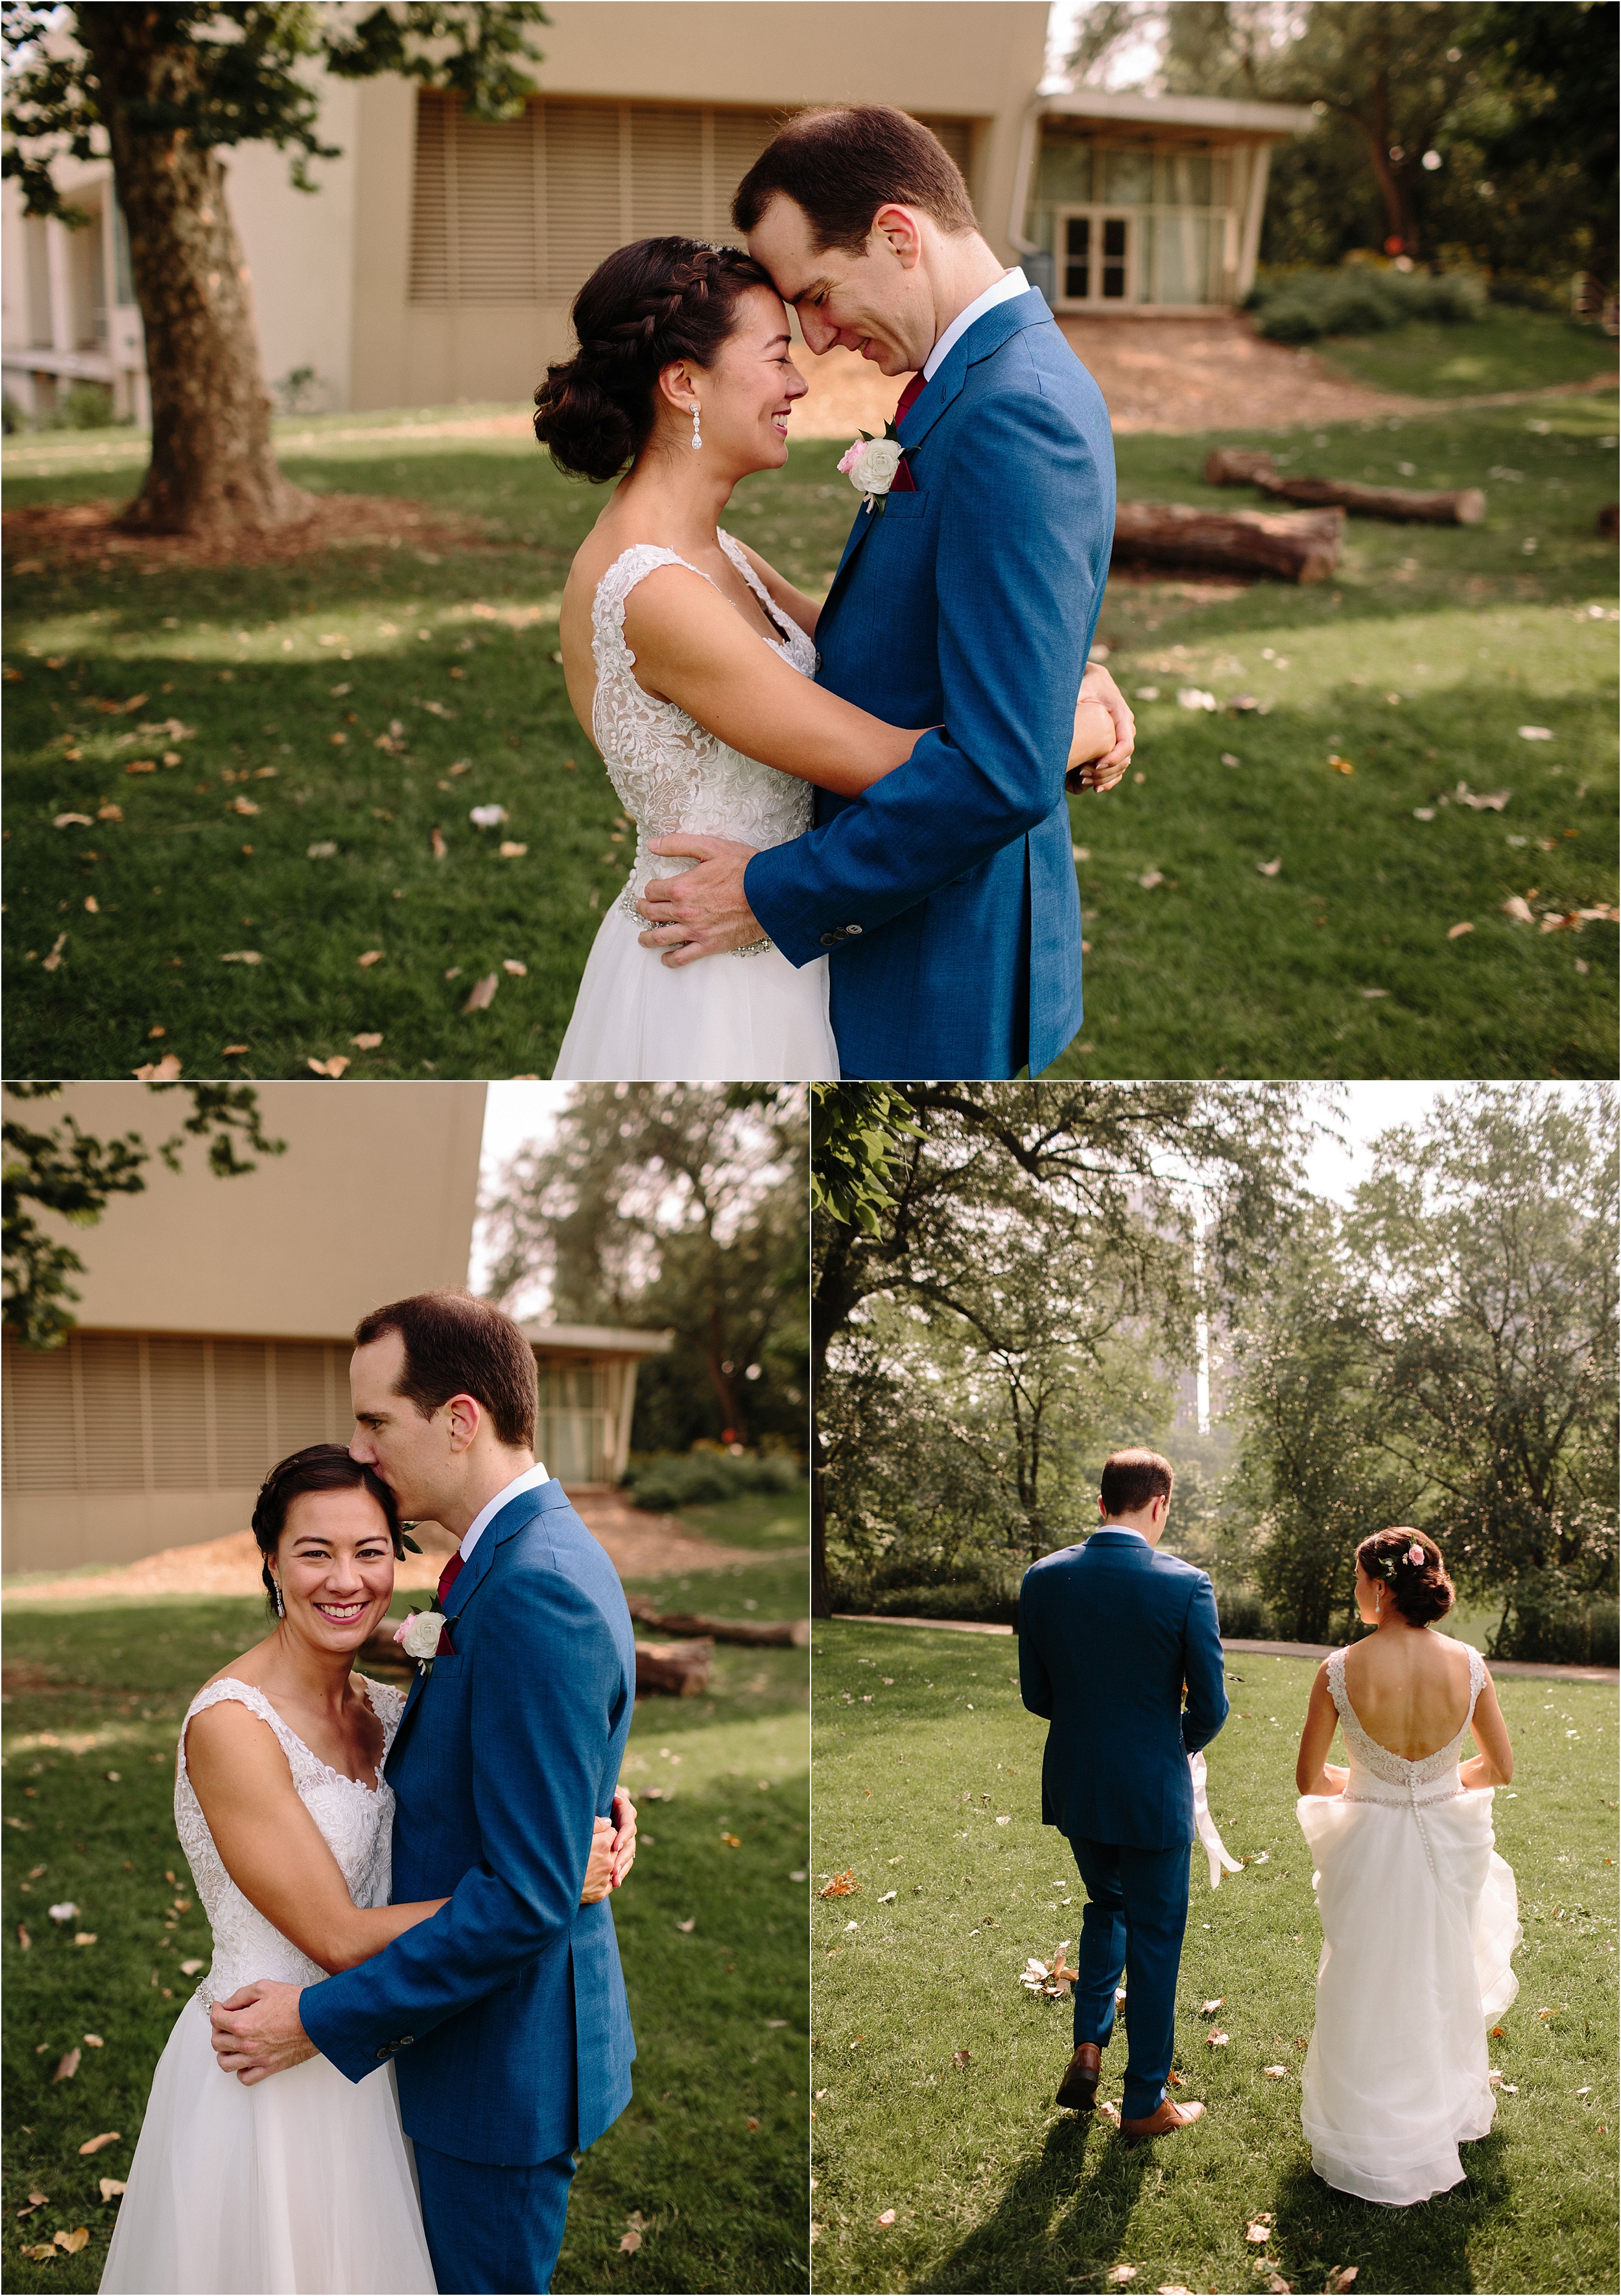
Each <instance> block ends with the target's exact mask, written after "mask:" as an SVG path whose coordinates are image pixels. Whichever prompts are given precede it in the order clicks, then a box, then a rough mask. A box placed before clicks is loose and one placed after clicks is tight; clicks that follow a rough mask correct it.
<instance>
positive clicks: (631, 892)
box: [614, 872, 774, 956]
mask: <svg viewBox="0 0 1621 2296" xmlns="http://www.w3.org/2000/svg"><path fill="white" fill-rule="evenodd" d="M614 906H615V908H617V909H623V910H624V912H625V914H626V916H627V917H628V918H629V919H630V921H631V922H632V923H633V924H634V926H635V927H636V929H637V931H641V932H645V931H646V930H647V919H646V918H645V917H644V916H643V914H642V912H641V910H640V909H639V908H638V907H637V906H636V880H635V875H634V872H633V873H632V874H631V875H630V876H628V877H627V878H626V881H625V890H624V891H623V892H622V893H621V894H620V895H619V897H618V900H617V901H616V902H615V903H614ZM771 947H774V943H773V942H772V941H770V940H751V941H749V942H748V943H747V944H746V946H745V947H742V948H730V949H728V950H727V951H726V955H728V956H764V955H765V952H766V950H767V949H768V948H771Z"/></svg>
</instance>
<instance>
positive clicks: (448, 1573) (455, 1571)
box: [438, 1547, 462, 1611]
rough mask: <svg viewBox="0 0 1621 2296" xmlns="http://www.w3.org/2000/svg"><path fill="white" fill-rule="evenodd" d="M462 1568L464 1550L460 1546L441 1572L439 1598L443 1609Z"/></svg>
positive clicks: (440, 1606)
mask: <svg viewBox="0 0 1621 2296" xmlns="http://www.w3.org/2000/svg"><path fill="white" fill-rule="evenodd" d="M461 1570H462V1550H461V1548H460V1547H458V1548H457V1549H456V1551H455V1553H454V1554H453V1555H452V1556H451V1558H450V1560H449V1562H447V1563H446V1565H445V1568H444V1569H443V1570H441V1571H440V1573H439V1592H438V1605H439V1608H440V1610H441V1611H442V1610H443V1609H444V1607H445V1597H446V1595H448V1594H449V1592H450V1590H451V1588H452V1587H454V1585H455V1583H456V1579H457V1578H458V1577H459V1576H460V1574H461Z"/></svg>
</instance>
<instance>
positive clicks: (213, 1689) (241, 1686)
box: [180, 1674, 326, 1784]
mask: <svg viewBox="0 0 1621 2296" xmlns="http://www.w3.org/2000/svg"><path fill="white" fill-rule="evenodd" d="M227 1702H232V1703H234V1704H236V1705H238V1706H245V1707H246V1708H247V1709H248V1711H249V1712H250V1714H257V1715H258V1718H259V1720H260V1721H261V1722H267V1723H268V1724H269V1725H270V1727H271V1728H272V1729H273V1730H274V1732H275V1735H276V1743H277V1744H278V1745H279V1746H280V1748H281V1749H282V1752H283V1753H284V1754H285V1755H286V1757H287V1766H288V1767H289V1768H290V1769H291V1772H292V1775H293V1782H294V1784H298V1782H299V1780H300V1779H302V1778H306V1777H314V1776H315V1775H318V1774H319V1772H321V1771H322V1770H323V1769H324V1768H325V1767H326V1766H325V1764H324V1763H323V1762H322V1761H321V1760H320V1759H318V1758H317V1757H316V1756H315V1755H314V1754H312V1753H311V1752H310V1751H309V1748H308V1747H307V1745H306V1744H305V1743H304V1741H303V1739H302V1738H300V1737H299V1735H298V1734H297V1732H296V1731H294V1730H291V1729H290V1728H289V1727H288V1726H287V1724H286V1723H285V1722H283V1721H282V1718H281V1716H280V1715H279V1714H278V1713H277V1712H276V1710H275V1708H274V1706H273V1705H272V1704H271V1702H270V1701H269V1700H268V1699H267V1698H266V1695H265V1693H264V1692H263V1691H262V1690H256V1689H255V1688H254V1686H253V1685H252V1683H250V1682H239V1681H238V1680H237V1678H236V1677H235V1676H234V1675H232V1674H227V1675H223V1676H222V1677H220V1679H219V1681H217V1682H210V1683H209V1684H207V1685H205V1686H204V1687H203V1688H202V1689H201V1690H200V1691H199V1692H198V1693H197V1695H196V1697H195V1698H193V1699H192V1702H191V1704H190V1705H189V1706H188V1707H187V1708H186V1710H185V1719H184V1722H182V1724H181V1726H180V1764H181V1767H182V1768H183V1769H184V1767H185V1734H186V1731H187V1729H188V1728H189V1727H190V1726H191V1723H192V1719H193V1718H194V1717H195V1716H196V1715H199V1714H203V1713H206V1712H207V1710H208V1709H209V1707H210V1706H219V1705H223V1704H225V1703H227Z"/></svg>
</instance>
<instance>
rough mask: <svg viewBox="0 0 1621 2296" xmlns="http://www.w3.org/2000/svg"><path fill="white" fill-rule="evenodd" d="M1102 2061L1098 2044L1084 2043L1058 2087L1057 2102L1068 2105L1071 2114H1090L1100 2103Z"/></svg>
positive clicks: (1069, 2064) (1070, 2061) (1079, 2047)
mask: <svg viewBox="0 0 1621 2296" xmlns="http://www.w3.org/2000/svg"><path fill="white" fill-rule="evenodd" d="M1102 2061H1103V2052H1102V2050H1101V2049H1100V2048H1099V2046H1098V2045H1097V2043H1096V2042H1095V2041H1083V2042H1082V2043H1081V2044H1080V2046H1078V2047H1077V2050H1076V2053H1075V2054H1074V2055H1073V2056H1072V2057H1071V2058H1070V2060H1069V2063H1068V2070H1067V2071H1066V2072H1065V2074H1064V2078H1063V2079H1062V2080H1061V2081H1060V2083H1059V2085H1058V2099H1057V2102H1058V2103H1060V2104H1063V2105H1068V2108H1069V2111H1070V2112H1091V2111H1092V2108H1093V2105H1094V2104H1095V2103H1097V2101H1098V2074H1099V2072H1100V2071H1101V2066H1102Z"/></svg>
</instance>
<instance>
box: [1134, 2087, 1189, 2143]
mask: <svg viewBox="0 0 1621 2296" xmlns="http://www.w3.org/2000/svg"><path fill="white" fill-rule="evenodd" d="M1204 2110H1205V2108H1204V2106H1203V2105H1202V2104H1173V2103H1172V2102H1171V2100H1170V2098H1169V2097H1168V2096H1167V2097H1164V2098H1162V2099H1161V2101H1160V2105H1159V2110H1158V2112H1150V2114H1149V2116H1148V2118H1147V2119H1146V2120H1122V2121H1121V2123H1120V2134H1121V2136H1124V2137H1125V2139H1126V2143H1127V2144H1143V2143H1144V2142H1145V2141H1146V2140H1147V2139H1148V2138H1149V2137H1150V2136H1169V2135H1170V2133H1171V2131H1172V2130H1173V2129H1174V2128H1191V2126H1192V2124H1193V2123H1194V2121H1196V2120H1199V2119H1201V2118H1202V2116H1203V2113H1204Z"/></svg>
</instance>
